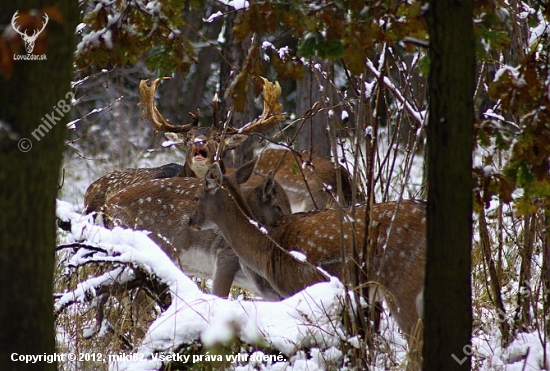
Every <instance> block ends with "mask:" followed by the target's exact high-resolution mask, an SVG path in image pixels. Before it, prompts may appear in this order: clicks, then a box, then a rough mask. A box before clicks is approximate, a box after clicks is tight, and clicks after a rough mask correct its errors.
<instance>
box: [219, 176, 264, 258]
mask: <svg viewBox="0 0 550 371" xmlns="http://www.w3.org/2000/svg"><path fill="white" fill-rule="evenodd" d="M217 192H221V194H220V195H219V196H221V197H218V199H221V201H222V202H219V203H218V204H217V207H216V208H215V209H214V212H213V215H211V217H212V221H213V222H214V223H216V224H217V225H218V228H219V230H220V232H221V234H222V236H223V237H224V238H225V240H226V241H227V242H228V243H229V245H230V246H231V247H233V249H234V250H235V252H236V253H237V255H246V256H247V258H251V257H252V255H257V254H258V252H257V249H256V248H257V246H260V245H261V244H262V243H263V244H265V243H266V242H268V239H267V237H266V236H265V235H264V234H263V233H262V232H261V231H260V230H259V228H265V227H263V226H260V224H259V223H258V222H257V221H256V220H255V219H254V218H253V217H252V212H251V211H250V209H249V208H248V205H247V204H246V203H245V201H244V197H243V196H242V194H240V193H236V192H232V191H230V190H229V189H228V188H226V187H224V188H220V189H218V190H217ZM266 232H267V231H266ZM252 246H253V247H254V249H250V247H252Z"/></svg>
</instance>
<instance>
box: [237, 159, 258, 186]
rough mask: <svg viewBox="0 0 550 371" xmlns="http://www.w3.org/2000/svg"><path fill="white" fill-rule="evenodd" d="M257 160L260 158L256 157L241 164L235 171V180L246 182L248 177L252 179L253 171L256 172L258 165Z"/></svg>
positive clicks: (240, 182) (239, 182)
mask: <svg viewBox="0 0 550 371" xmlns="http://www.w3.org/2000/svg"><path fill="white" fill-rule="evenodd" d="M257 160H258V158H257V157H255V158H253V159H252V160H250V161H248V162H247V163H246V164H243V165H241V167H240V168H238V169H237V171H235V181H236V182H237V184H243V183H246V182H247V181H248V179H250V177H251V176H252V173H253V172H254V168H255V167H256V161H257Z"/></svg>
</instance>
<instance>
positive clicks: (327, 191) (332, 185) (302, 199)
mask: <svg viewBox="0 0 550 371" xmlns="http://www.w3.org/2000/svg"><path fill="white" fill-rule="evenodd" d="M304 158H305V159H307V160H308V161H309V160H310V158H311V161H310V162H307V163H306V161H305V160H304ZM337 167H339V168H340V179H341V185H342V194H343V197H344V199H343V200H341V201H342V205H344V206H348V205H349V203H350V201H351V182H350V177H349V174H348V172H347V171H346V169H345V168H344V167H343V166H340V165H336V164H334V163H333V162H331V161H330V160H328V159H326V158H324V157H321V156H315V155H312V156H311V157H310V156H309V155H307V154H302V153H299V152H294V153H293V152H291V151H288V150H284V149H266V150H265V151H263V152H262V153H261V154H260V155H259V156H258V163H257V165H256V172H257V173H259V174H263V175H267V173H268V172H269V171H270V170H274V169H275V179H276V180H277V181H278V182H279V183H280V184H281V186H282V187H283V188H284V189H285V191H286V192H287V195H288V198H289V200H290V203H291V205H292V211H293V212H301V211H313V210H323V209H326V208H328V207H330V206H331V205H332V201H333V200H334V199H336V198H337V197H336V196H337V184H338V172H337V171H336V168H337Z"/></svg>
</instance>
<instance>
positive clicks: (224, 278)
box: [99, 166, 290, 300]
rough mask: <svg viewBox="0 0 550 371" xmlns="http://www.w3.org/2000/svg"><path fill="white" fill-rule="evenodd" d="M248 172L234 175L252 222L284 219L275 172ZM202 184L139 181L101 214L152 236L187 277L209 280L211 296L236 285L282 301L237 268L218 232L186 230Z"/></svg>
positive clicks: (115, 223) (284, 206)
mask: <svg viewBox="0 0 550 371" xmlns="http://www.w3.org/2000/svg"><path fill="white" fill-rule="evenodd" d="M252 167H253V166H252ZM248 170H249V169H248V168H247V167H246V166H243V167H241V168H240V169H238V170H237V171H235V173H234V175H233V176H234V177H236V178H238V179H242V178H243V177H246V178H247V182H246V184H243V190H242V192H243V193H244V195H245V196H244V197H245V199H246V202H247V204H248V205H250V207H251V209H252V210H253V211H252V212H253V215H254V217H255V219H256V220H258V221H259V222H260V223H261V224H263V225H273V224H275V222H276V221H277V220H279V219H280V218H281V217H282V216H284V215H288V214H290V204H289V202H288V198H287V197H286V194H285V192H284V190H283V189H282V188H281V186H280V185H278V184H277V182H275V181H274V179H273V174H272V173H270V174H268V176H267V177H260V176H254V177H252V178H251V179H248V178H249V174H248ZM243 174H245V175H243ZM201 185H202V180H199V179H197V178H189V177H184V178H181V177H176V178H165V179H153V180H146V181H142V182H138V183H136V184H133V185H130V186H128V187H127V188H124V189H122V190H121V191H119V192H118V193H115V194H114V195H111V196H110V197H109V198H108V200H107V201H106V203H105V205H104V206H102V207H101V208H100V210H99V211H100V212H101V213H102V214H104V215H105V217H106V224H107V225H108V226H109V227H114V226H122V227H127V228H133V229H136V230H146V231H148V232H150V238H151V239H153V240H154V241H155V242H156V243H157V244H158V245H159V246H160V247H161V248H163V250H164V251H165V252H166V253H167V254H168V255H170V256H171V257H172V259H173V260H174V261H176V263H177V264H178V265H179V266H180V268H181V269H182V270H183V271H184V272H185V273H186V274H188V275H190V276H194V277H199V278H206V279H209V278H212V281H213V282H212V292H213V293H214V294H215V295H218V296H221V297H227V296H228V294H229V292H230V288H231V286H232V285H233V284H234V285H236V286H240V287H242V288H245V289H248V290H250V291H252V292H255V293H257V294H259V295H260V296H262V297H263V298H265V299H269V300H278V299H280V298H281V296H280V295H279V294H278V293H277V292H275V291H274V290H273V289H272V288H271V285H269V284H268V283H267V282H266V281H265V279H264V278H263V277H261V276H259V275H257V274H256V273H255V272H253V271H250V270H248V269H247V267H246V266H244V265H242V264H241V262H240V260H239V258H238V257H237V256H236V255H235V253H234V252H233V250H232V249H231V247H230V246H229V245H228V244H227V242H226V241H225V240H224V239H223V237H222V236H221V235H220V234H219V232H218V231H216V230H208V231H195V230H191V229H190V228H189V227H188V225H187V222H188V219H189V217H190V215H191V213H192V212H193V209H194V206H195V204H194V202H193V199H194V195H195V192H196V190H197V189H198V188H199V187H200V186H201Z"/></svg>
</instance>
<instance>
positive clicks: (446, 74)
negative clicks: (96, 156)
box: [423, 0, 475, 370]
mask: <svg viewBox="0 0 550 371" xmlns="http://www.w3.org/2000/svg"><path fill="white" fill-rule="evenodd" d="M472 17H473V1H471V0H462V1H449V0H438V1H431V2H430V4H429V10H428V14H427V21H428V32H429V35H430V47H429V57H430V61H431V62H430V75H429V78H428V88H429V99H430V105H429V123H428V128H427V138H428V217H427V233H428V247H427V256H426V281H425V292H424V299H425V301H424V317H423V324H424V347H423V357H424V362H423V369H424V370H459V369H462V370H469V369H470V365H471V354H472V350H471V346H470V339H471V325H472V306H471V275H470V270H471V238H472V172H471V168H472V144H473V120H474V110H473V95H474V88H475V55H474V36H473V22H472Z"/></svg>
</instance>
